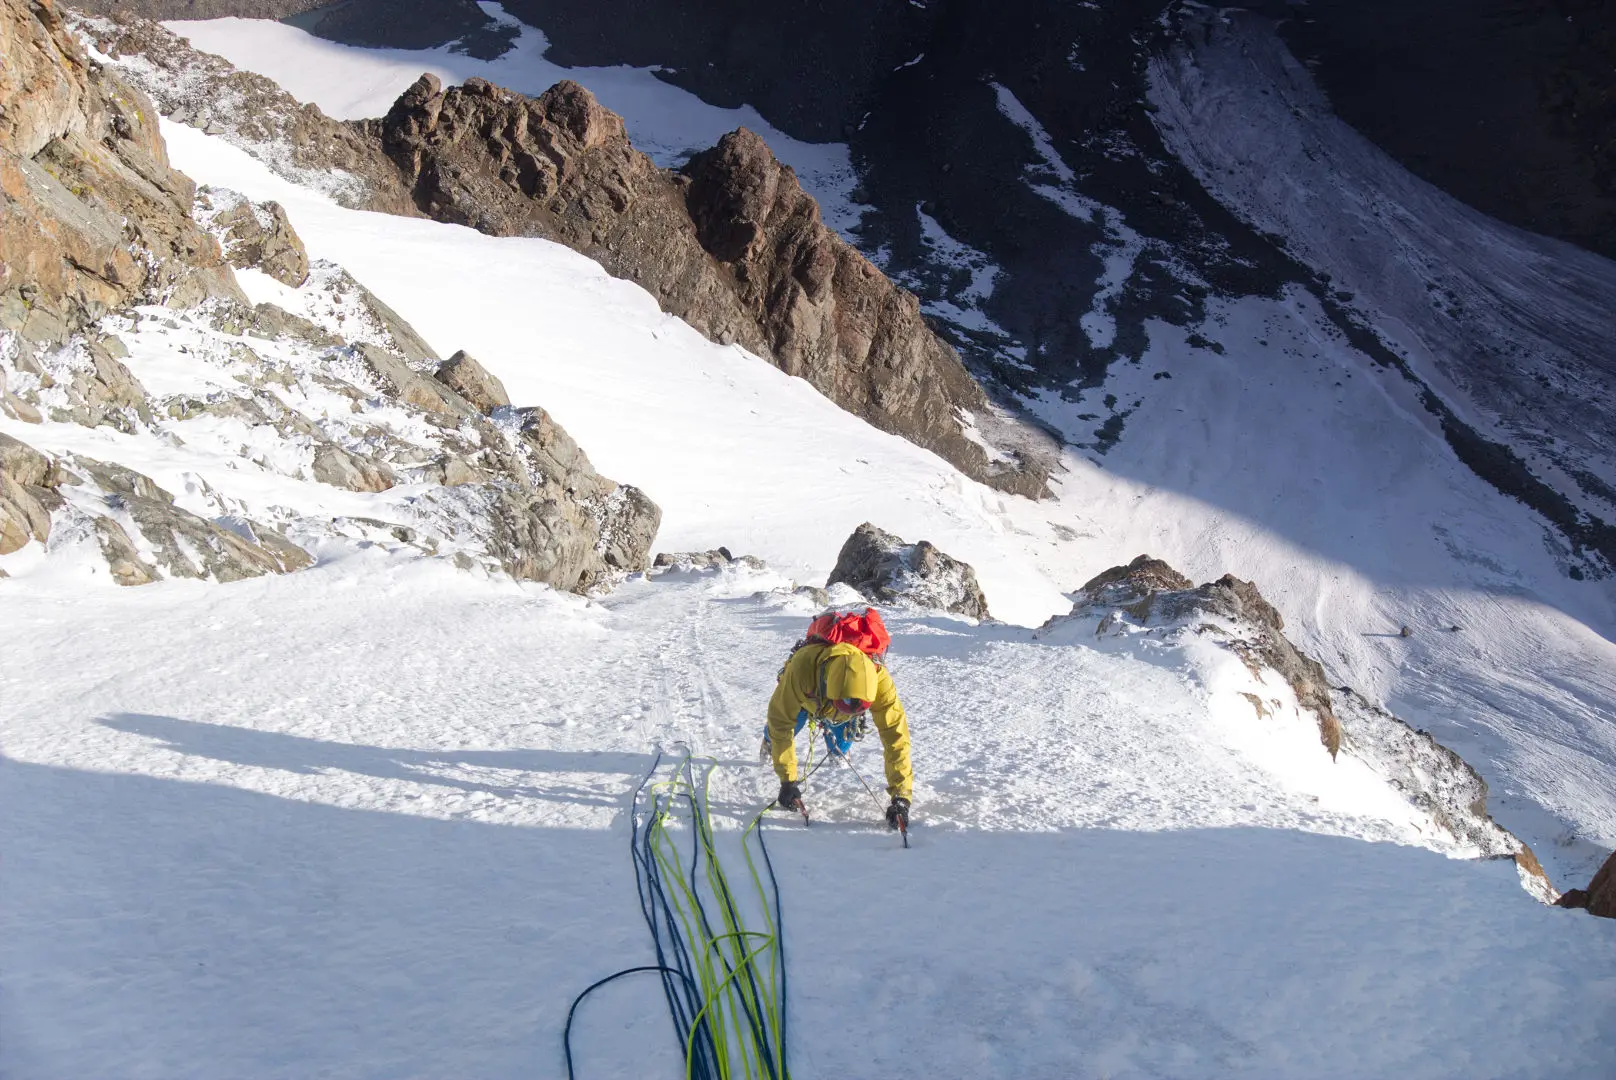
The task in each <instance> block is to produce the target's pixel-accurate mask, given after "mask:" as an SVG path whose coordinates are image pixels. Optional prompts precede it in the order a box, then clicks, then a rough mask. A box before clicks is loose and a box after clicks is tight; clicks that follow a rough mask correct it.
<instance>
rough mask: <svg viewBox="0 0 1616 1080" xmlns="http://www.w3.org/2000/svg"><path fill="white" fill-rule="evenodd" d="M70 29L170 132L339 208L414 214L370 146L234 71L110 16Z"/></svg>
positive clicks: (140, 22) (143, 25)
mask: <svg viewBox="0 0 1616 1080" xmlns="http://www.w3.org/2000/svg"><path fill="white" fill-rule="evenodd" d="M77 25H78V27H79V28H80V30H81V31H82V32H83V33H84V34H86V35H87V36H88V37H89V38H90V39H91V40H92V41H94V42H95V46H96V48H97V49H98V50H99V51H100V52H101V53H103V54H104V55H106V56H109V57H111V58H112V59H114V60H116V61H118V62H119V70H120V71H122V72H123V73H124V75H125V76H126V77H127V78H128V79H129V81H130V82H132V83H134V84H135V85H137V86H139V87H140V89H141V90H143V91H145V92H146V93H147V94H149V95H151V97H152V98H153V99H154V100H155V101H156V102H157V104H158V105H159V106H160V107H161V109H162V112H163V115H164V116H167V117H168V118H169V119H170V120H173V121H174V122H175V123H178V124H188V125H190V126H191V127H194V128H198V129H200V130H202V131H206V132H207V133H208V134H210V135H217V136H219V137H221V138H223V139H225V140H226V141H228V142H231V143H233V144H235V145H236V146H239V147H241V148H242V149H244V150H246V151H247V152H249V153H251V154H253V155H254V156H256V157H258V158H260V159H261V160H263V161H265V162H266V164H269V165H270V167H271V168H273V169H274V170H275V171H276V172H277V173H279V174H280V175H282V176H284V177H286V178H287V179H289V180H292V181H293V182H295V183H299V184H303V185H304V186H306V187H310V188H313V189H315V190H317V191H321V192H324V193H325V194H327V195H329V196H330V197H331V198H333V199H335V200H336V201H337V202H338V203H340V204H341V205H343V206H348V207H352V208H354V209H359V210H375V211H378V212H380V213H386V214H405V215H409V216H419V212H418V211H417V210H416V209H415V205H414V203H413V202H412V201H411V200H410V198H409V192H408V191H407V190H406V189H405V188H404V187H403V186H402V185H401V184H400V183H399V182H398V178H397V174H396V173H395V171H394V169H393V167H392V165H391V164H389V163H388V161H387V158H386V157H385V156H384V155H383V154H382V153H381V151H380V149H379V148H378V147H377V146H376V144H375V141H374V139H372V138H371V137H369V136H367V135H364V134H361V133H360V132H358V131H356V130H355V129H354V128H352V127H351V126H349V125H347V124H343V123H341V122H339V121H337V120H333V119H331V117H329V116H326V115H325V114H324V113H323V112H321V111H320V110H319V108H318V107H317V106H314V105H304V104H302V103H300V102H299V101H298V100H297V99H296V98H294V97H292V96H291V95H290V94H288V93H287V92H286V91H284V90H282V89H281V88H280V87H279V86H277V85H276V84H275V83H274V82H272V81H271V80H269V79H266V78H264V77H263V76H262V75H256V74H253V73H251V72H245V71H237V70H236V69H235V68H234V67H232V66H231V65H230V64H229V63H228V62H226V61H225V60H224V59H222V58H220V57H218V56H214V55H212V54H211V53H204V52H200V51H198V50H196V49H193V48H191V46H190V44H189V43H188V42H186V41H185V40H184V39H183V38H181V37H179V36H178V35H176V34H174V33H173V32H172V31H170V30H168V29H166V28H165V27H163V26H160V25H158V24H157V23H155V22H150V21H147V20H146V19H141V18H136V17H134V16H132V15H130V14H128V13H127V12H126V10H122V9H120V10H114V11H112V12H111V13H110V14H109V15H107V16H105V17H99V18H84V19H80V20H79V21H78V24H77Z"/></svg>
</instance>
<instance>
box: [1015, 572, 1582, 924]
mask: <svg viewBox="0 0 1616 1080" xmlns="http://www.w3.org/2000/svg"><path fill="white" fill-rule="evenodd" d="M1074 621H1079V622H1084V621H1086V622H1091V623H1093V624H1094V636H1095V637H1101V638H1105V637H1111V636H1116V635H1118V634H1119V633H1123V632H1126V631H1130V630H1131V631H1133V632H1138V633H1144V634H1148V635H1150V636H1151V637H1152V639H1154V640H1162V639H1166V640H1173V639H1175V638H1176V639H1186V640H1187V639H1198V640H1201V641H1211V642H1213V643H1215V644H1216V645H1218V646H1219V647H1221V648H1223V649H1225V650H1227V651H1228V652H1230V653H1232V654H1233V655H1234V656H1236V657H1238V658H1239V660H1240V662H1241V663H1242V664H1243V665H1244V666H1245V668H1246V670H1247V671H1248V672H1250V674H1251V677H1252V678H1253V679H1254V680H1255V683H1256V688H1257V689H1260V688H1261V687H1262V685H1263V684H1265V683H1267V681H1268V678H1269V676H1270V675H1273V676H1277V677H1278V678H1280V679H1282V680H1283V681H1284V682H1285V684H1286V685H1287V686H1289V687H1290V689H1291V691H1292V693H1293V694H1294V697H1295V702H1296V706H1297V709H1298V711H1299V714H1300V715H1302V716H1305V717H1308V718H1311V720H1312V722H1313V723H1314V724H1316V726H1317V729H1318V735H1319V741H1320V742H1321V743H1322V744H1323V745H1324V747H1325V749H1326V750H1328V751H1329V753H1330V756H1331V757H1332V758H1336V757H1337V756H1338V755H1339V754H1347V755H1348V756H1351V757H1355V758H1357V759H1359V760H1360V761H1362V762H1364V763H1365V764H1366V765H1368V766H1369V768H1370V769H1371V770H1373V771H1374V772H1375V773H1376V774H1377V775H1378V776H1380V777H1381V779H1382V780H1384V781H1385V782H1386V783H1387V784H1388V785H1389V786H1390V787H1392V788H1393V789H1394V790H1396V791H1398V792H1399V793H1401V794H1402V795H1403V797H1404V798H1406V799H1407V800H1408V801H1409V802H1410V803H1411V804H1413V805H1414V806H1415V807H1417V808H1418V809H1419V810H1421V811H1422V812H1423V813H1424V815H1425V816H1426V818H1427V820H1429V821H1430V822H1431V824H1432V826H1433V827H1434V828H1435V829H1437V830H1439V831H1440V833H1441V834H1442V835H1444V836H1445V837H1447V838H1448V841H1449V842H1451V843H1452V844H1453V845H1455V846H1456V847H1457V849H1459V850H1464V851H1468V852H1473V853H1477V854H1479V855H1481V856H1482V857H1484V858H1510V859H1513V860H1514V862H1515V865H1516V868H1517V870H1518V871H1519V873H1520V876H1521V881H1522V883H1523V885H1524V886H1525V887H1526V889H1527V891H1528V892H1530V893H1532V895H1534V896H1535V897H1537V898H1538V899H1540V900H1542V901H1544V902H1552V901H1553V900H1554V899H1555V897H1556V895H1557V894H1556V893H1555V891H1554V887H1553V885H1552V884H1551V883H1550V882H1549V879H1548V875H1547V874H1545V873H1544V871H1543V867H1542V866H1541V865H1540V864H1539V863H1538V860H1537V858H1536V856H1534V855H1533V854H1532V850H1531V848H1529V847H1527V846H1526V844H1525V843H1523V842H1522V841H1521V840H1520V839H1519V838H1518V837H1516V836H1514V835H1513V834H1511V833H1510V832H1509V831H1508V830H1506V829H1504V828H1503V827H1502V826H1500V825H1499V824H1498V823H1497V822H1495V821H1494V820H1493V819H1492V817H1491V815H1490V814H1489V813H1488V812H1487V783H1486V781H1485V780H1484V779H1482V777H1481V775H1480V774H1479V773H1477V772H1476V770H1475V769H1473V768H1471V767H1470V765H1469V764H1467V763H1466V762H1465V761H1464V759H1462V758H1461V757H1460V756H1459V755H1458V754H1456V753H1454V752H1453V751H1452V750H1449V749H1448V748H1447V747H1445V746H1443V745H1442V744H1441V743H1439V742H1437V741H1436V740H1435V739H1434V738H1432V737H1431V735H1430V734H1428V733H1427V732H1424V731H1419V730H1417V729H1415V728H1413V727H1411V726H1409V725H1408V724H1406V723H1404V722H1403V721H1402V720H1400V719H1399V718H1397V717H1396V716H1394V715H1392V714H1391V713H1390V712H1388V711H1386V710H1385V709H1383V708H1381V707H1379V706H1378V705H1375V704H1373V703H1371V702H1369V701H1367V700H1365V699H1364V698H1363V697H1361V696H1360V695H1358V694H1356V693H1354V692H1353V691H1352V690H1351V689H1350V688H1348V687H1339V688H1336V690H1335V692H1334V695H1333V696H1332V691H1331V687H1330V685H1329V681H1328V678H1327V676H1326V674H1325V671H1324V668H1323V665H1321V664H1320V663H1319V662H1318V661H1317V660H1315V659H1313V658H1312V657H1310V656H1308V655H1307V654H1305V653H1303V652H1302V651H1301V650H1299V649H1297V648H1296V646H1295V645H1294V644H1292V643H1291V641H1290V640H1289V639H1288V638H1286V636H1285V634H1284V628H1285V621H1284V618H1283V617H1282V616H1281V615H1280V613H1279V611H1278V610H1277V609H1275V608H1274V606H1273V605H1272V604H1270V603H1269V602H1268V601H1267V600H1266V599H1264V597H1263V595H1262V593H1261V592H1259V591H1258V589H1257V586H1256V585H1254V584H1253V583H1251V582H1249V581H1242V580H1240V579H1239V578H1236V577H1234V576H1233V575H1228V574H1226V575H1224V576H1223V577H1221V578H1219V579H1218V580H1217V581H1212V582H1208V583H1206V584H1204V585H1200V586H1195V585H1192V584H1191V582H1190V579H1189V578H1187V577H1185V576H1184V575H1183V574H1181V573H1179V572H1178V571H1177V570H1175V569H1173V567H1171V566H1169V565H1168V564H1167V563H1165V562H1163V561H1162V560H1160V559H1155V558H1151V557H1150V556H1149V555H1140V556H1139V557H1138V558H1136V559H1134V560H1133V561H1132V562H1130V563H1128V564H1127V565H1126V566H1114V567H1111V568H1110V569H1109V570H1106V571H1105V572H1103V573H1101V574H1098V575H1096V576H1095V577H1094V578H1092V579H1091V580H1090V581H1089V582H1087V583H1086V584H1085V585H1084V586H1083V587H1082V589H1080V590H1079V591H1078V593H1077V595H1076V596H1075V598H1074V603H1073V605H1072V611H1071V613H1070V614H1069V615H1064V616H1059V617H1057V618H1055V619H1052V620H1050V622H1049V623H1047V624H1045V626H1044V628H1043V629H1042V630H1040V631H1039V633H1040V635H1041V636H1048V635H1049V634H1050V632H1051V631H1052V630H1053V629H1054V628H1055V627H1058V626H1061V625H1066V624H1071V623H1072V622H1074ZM1240 693H1241V694H1242V696H1243V697H1245V698H1246V700H1248V701H1249V702H1250V703H1251V705H1252V707H1253V708H1254V710H1255V711H1256V715H1257V717H1258V719H1260V720H1267V719H1271V718H1272V717H1274V716H1275V715H1276V713H1278V711H1279V709H1280V707H1281V705H1282V702H1281V701H1280V699H1279V698H1277V697H1274V696H1273V695H1272V693H1271V692H1262V693H1257V692H1247V691H1240Z"/></svg>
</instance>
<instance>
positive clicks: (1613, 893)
mask: <svg viewBox="0 0 1616 1080" xmlns="http://www.w3.org/2000/svg"><path fill="white" fill-rule="evenodd" d="M1588 912H1589V914H1592V915H1598V916H1600V917H1602V918H1606V919H1616V851H1613V852H1611V854H1610V857H1609V858H1608V859H1606V860H1605V865H1603V866H1601V867H1600V868H1599V872H1598V873H1596V874H1595V875H1594V879H1593V880H1592V881H1590V882H1589V883H1588Z"/></svg>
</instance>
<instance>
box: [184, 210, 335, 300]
mask: <svg viewBox="0 0 1616 1080" xmlns="http://www.w3.org/2000/svg"><path fill="white" fill-rule="evenodd" d="M196 217H197V218H198V219H199V220H200V221H202V222H203V223H204V224H205V225H206V226H207V229H208V231H209V232H210V233H212V234H213V236H214V237H215V238H216V239H217V240H218V241H219V244H220V246H221V247H222V248H223V249H224V257H225V260H226V261H227V262H229V264H230V265H231V266H234V267H236V268H237V269H238V270H262V271H263V272H264V273H266V274H268V275H269V276H270V277H272V278H274V279H275V280H276V281H279V282H280V283H281V284H283V285H290V286H291V287H292V288H294V289H295V288H297V287H298V286H300V285H302V284H303V283H304V282H305V281H307V280H308V278H309V255H308V251H307V249H305V248H304V247H303V241H302V239H301V238H300V237H299V236H298V235H297V231H296V230H295V229H293V228H292V222H291V220H290V219H289V218H287V216H286V210H285V208H284V207H282V206H281V204H280V203H277V202H262V203H255V202H253V201H252V200H251V199H248V198H246V197H245V196H243V195H241V194H238V193H237V192H234V191H229V190H226V189H222V188H210V187H203V188H199V189H197V193H196Z"/></svg>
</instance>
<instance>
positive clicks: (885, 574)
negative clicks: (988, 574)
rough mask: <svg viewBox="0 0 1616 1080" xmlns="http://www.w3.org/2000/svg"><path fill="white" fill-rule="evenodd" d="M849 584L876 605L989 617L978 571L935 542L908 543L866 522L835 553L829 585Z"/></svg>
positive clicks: (977, 617)
mask: <svg viewBox="0 0 1616 1080" xmlns="http://www.w3.org/2000/svg"><path fill="white" fill-rule="evenodd" d="M838 583H840V584H844V585H850V586H852V587H853V588H855V589H857V590H858V591H859V592H861V593H863V594H864V595H865V596H867V597H869V598H870V599H871V600H873V601H876V602H878V603H887V604H909V605H913V606H915V607H920V608H929V609H932V610H936V611H948V612H953V613H954V614H957V615H965V616H968V617H969V618H972V619H987V618H991V616H990V615H989V614H988V600H987V597H986V596H984V595H983V594H982V588H981V586H979V585H978V584H977V583H976V571H975V570H973V569H972V568H971V565H970V564H969V563H964V562H961V561H959V560H958V559H956V558H954V557H953V556H951V555H948V554H945V553H944V552H942V551H939V550H938V549H937V547H936V545H934V544H932V543H931V542H929V541H926V540H922V541H920V542H919V543H916V544H906V543H904V541H903V540H902V539H901V538H899V537H897V536H894V535H893V534H892V533H889V532H886V531H885V530H883V529H878V528H876V527H875V526H874V525H871V524H870V523H869V522H867V521H866V522H865V523H864V524H862V525H860V526H859V527H858V528H857V529H855V530H853V535H852V536H849V537H848V538H847V542H846V543H845V544H843V545H842V550H841V552H840V553H839V554H838V555H837V556H836V566H835V568H834V569H833V570H831V572H830V577H829V578H827V579H826V581H825V587H826V588H829V587H830V586H832V585H835V584H838Z"/></svg>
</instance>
